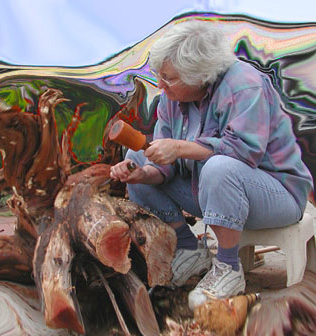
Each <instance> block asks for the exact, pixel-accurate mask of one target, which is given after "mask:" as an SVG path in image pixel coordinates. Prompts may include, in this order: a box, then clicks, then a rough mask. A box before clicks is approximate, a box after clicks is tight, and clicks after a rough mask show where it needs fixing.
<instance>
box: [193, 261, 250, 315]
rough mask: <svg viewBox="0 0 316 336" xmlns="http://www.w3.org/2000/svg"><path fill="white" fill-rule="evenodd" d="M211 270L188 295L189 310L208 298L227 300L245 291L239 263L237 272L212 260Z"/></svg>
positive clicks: (242, 273)
mask: <svg viewBox="0 0 316 336" xmlns="http://www.w3.org/2000/svg"><path fill="white" fill-rule="evenodd" d="M212 264H213V265H212V268H211V269H210V270H209V271H208V272H207V273H206V274H205V276H204V278H203V279H202V280H201V281H200V282H199V283H198V284H197V286H196V287H195V289H193V291H191V292H190V293H189V298H188V303H189V308H190V309H191V310H192V311H194V309H195V308H196V307H197V306H199V305H200V304H202V303H203V302H205V301H206V300H207V299H209V298H210V297H212V296H213V297H216V298H218V299H224V298H229V297H231V296H235V295H238V294H241V293H243V292H244V291H245V288H246V282H245V277H244V271H243V269H242V265H241V263H240V262H239V271H238V272H237V271H234V270H233V269H232V266H231V265H227V264H225V263H223V262H220V261H218V259H217V258H216V257H214V258H213V259H212Z"/></svg>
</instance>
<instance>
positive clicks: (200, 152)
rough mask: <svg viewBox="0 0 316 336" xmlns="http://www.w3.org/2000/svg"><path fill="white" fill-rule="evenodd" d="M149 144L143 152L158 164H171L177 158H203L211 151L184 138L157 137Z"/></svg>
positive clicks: (210, 153) (209, 154) (208, 155)
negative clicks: (157, 138)
mask: <svg viewBox="0 0 316 336" xmlns="http://www.w3.org/2000/svg"><path fill="white" fill-rule="evenodd" d="M150 145H151V146H150V147H149V148H147V149H146V151H145V152H144V154H145V156H146V157H147V158H148V160H150V161H152V162H154V163H156V164H160V165H167V164H172V163H173V162H175V160H176V159H178V158H181V159H191V160H204V159H206V158H208V157H210V156H211V155H212V153H213V151H212V150H211V149H209V148H206V147H204V146H202V145H200V144H198V143H196V142H192V141H186V140H174V139H159V140H154V141H152V142H151V143H150Z"/></svg>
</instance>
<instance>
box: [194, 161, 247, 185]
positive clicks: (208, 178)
mask: <svg viewBox="0 0 316 336" xmlns="http://www.w3.org/2000/svg"><path fill="white" fill-rule="evenodd" d="M242 165H243V163H242V162H240V161H239V160H237V159H234V158H231V157H229V156H225V155H215V156H213V157H211V158H210V159H209V160H208V161H207V162H206V163H205V165H204V166H203V168H202V170H201V174H200V184H201V185H205V184H209V185H210V187H214V188H216V187H217V186H218V185H221V184H223V182H224V181H225V180H227V178H228V177H230V178H234V177H237V178H238V176H240V174H239V172H240V169H242ZM210 182H211V183H210Z"/></svg>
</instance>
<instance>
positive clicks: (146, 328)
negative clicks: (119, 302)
mask: <svg viewBox="0 0 316 336" xmlns="http://www.w3.org/2000/svg"><path fill="white" fill-rule="evenodd" d="M113 286H114V287H115V288H117V290H118V292H119V293H120V295H121V296H122V297H123V298H124V302H125V304H126V306H127V308H128V310H129V312H130V314H131V315H132V316H133V318H134V320H135V321H136V324H137V327H138V329H139V331H140V332H141V334H142V335H144V336H159V326H158V322H157V319H156V316H155V313H154V310H153V307H152V304H151V301H150V298H149V295H148V293H147V290H146V287H145V286H144V284H143V283H142V282H141V281H140V280H139V278H138V277H137V276H136V274H135V273H134V272H133V271H129V272H128V273H127V274H125V275H119V276H118V277H117V278H116V279H115V281H113Z"/></svg>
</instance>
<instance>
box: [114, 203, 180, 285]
mask: <svg viewBox="0 0 316 336" xmlns="http://www.w3.org/2000/svg"><path fill="white" fill-rule="evenodd" d="M111 202H112V204H113V207H114V208H115V211H116V213H117V214H118V216H120V217H121V218H122V219H123V220H124V221H125V222H127V223H129V225H130V236H131V239H132V241H133V243H134V244H135V246H136V247H137V249H138V251H139V252H140V253H141V254H142V256H143V257H144V259H145V261H146V265H147V280H148V285H149V286H150V287H154V286H164V285H167V284H169V283H170V281H171V278H172V270H171V261H172V259H173V257H174V252H175V249H176V234H175V231H174V230H173V229H172V228H171V227H170V226H168V225H167V224H165V223H163V222H162V221H161V220H160V219H159V218H158V217H156V216H154V215H153V214H151V213H150V212H149V211H147V210H145V209H144V208H142V207H140V206H138V205H137V204H135V203H133V202H131V201H129V200H126V199H122V198H112V199H111Z"/></svg>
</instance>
